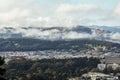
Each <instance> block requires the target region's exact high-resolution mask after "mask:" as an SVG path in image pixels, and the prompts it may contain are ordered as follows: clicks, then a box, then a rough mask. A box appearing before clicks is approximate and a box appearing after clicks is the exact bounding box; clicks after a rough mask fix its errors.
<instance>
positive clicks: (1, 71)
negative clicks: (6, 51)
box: [0, 57, 5, 80]
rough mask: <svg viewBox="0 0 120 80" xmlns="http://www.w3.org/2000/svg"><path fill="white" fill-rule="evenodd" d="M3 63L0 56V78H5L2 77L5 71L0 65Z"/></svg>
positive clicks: (0, 79)
mask: <svg viewBox="0 0 120 80" xmlns="http://www.w3.org/2000/svg"><path fill="white" fill-rule="evenodd" d="M3 64H4V58H2V57H0V80H5V78H4V77H3V75H4V73H5V69H4V68H2V67H1V66H2V65H3Z"/></svg>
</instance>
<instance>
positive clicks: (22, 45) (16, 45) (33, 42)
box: [0, 38, 120, 51]
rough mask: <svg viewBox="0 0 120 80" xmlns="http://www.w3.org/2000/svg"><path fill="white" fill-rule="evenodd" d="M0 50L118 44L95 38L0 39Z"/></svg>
mask: <svg viewBox="0 0 120 80" xmlns="http://www.w3.org/2000/svg"><path fill="white" fill-rule="evenodd" d="M0 46H2V47H0V51H37V50H62V49H64V50H69V49H73V50H79V51H80V50H86V49H91V48H94V47H102V46H105V47H107V48H111V47H117V48H118V49H119V48H120V44H117V43H111V42H106V41H97V40H69V41H66V40H59V41H50V40H40V39H29V38H27V39H25V38H20V39H0Z"/></svg>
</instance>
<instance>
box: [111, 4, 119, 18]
mask: <svg viewBox="0 0 120 80" xmlns="http://www.w3.org/2000/svg"><path fill="white" fill-rule="evenodd" d="M112 15H114V16H120V2H119V3H118V4H117V6H116V7H115V8H114V11H113V14H112Z"/></svg>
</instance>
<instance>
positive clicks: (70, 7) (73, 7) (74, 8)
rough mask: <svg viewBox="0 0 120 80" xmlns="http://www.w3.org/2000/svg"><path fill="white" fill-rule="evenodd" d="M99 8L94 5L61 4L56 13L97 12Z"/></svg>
mask: <svg viewBox="0 0 120 80" xmlns="http://www.w3.org/2000/svg"><path fill="white" fill-rule="evenodd" d="M97 8H98V7H97V6H96V5H94V4H61V5H60V6H59V7H58V8H57V9H56V13H69V12H80V11H81V12H82V11H90V10H95V9H97Z"/></svg>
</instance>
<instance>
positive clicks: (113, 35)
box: [110, 32, 120, 40]
mask: <svg viewBox="0 0 120 80" xmlns="http://www.w3.org/2000/svg"><path fill="white" fill-rule="evenodd" d="M110 37H111V39H113V40H120V33H118V32H117V33H114V34H112V35H111V36H110Z"/></svg>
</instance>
